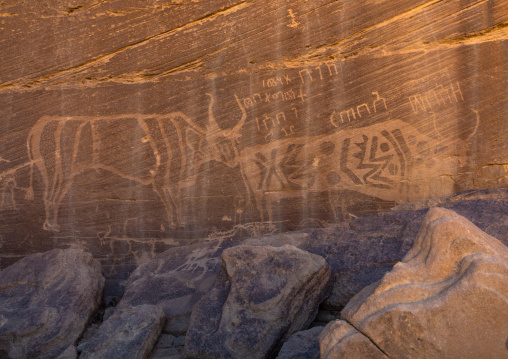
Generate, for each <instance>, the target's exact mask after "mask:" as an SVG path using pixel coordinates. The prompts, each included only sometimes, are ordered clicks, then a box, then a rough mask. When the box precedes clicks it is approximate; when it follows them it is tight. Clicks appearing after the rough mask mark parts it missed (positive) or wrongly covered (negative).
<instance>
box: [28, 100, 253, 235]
mask: <svg viewBox="0 0 508 359" xmlns="http://www.w3.org/2000/svg"><path fill="white" fill-rule="evenodd" d="M207 95H208V96H209V97H210V102H209V108H208V118H209V121H208V124H207V125H206V126H205V127H202V126H199V125H197V124H196V123H194V122H193V121H191V119H190V118H189V117H187V116H186V115H185V114H184V113H182V112H172V113H168V114H148V115H146V114H123V115H112V116H101V117H91V116H70V117H59V116H44V117H42V118H40V119H39V120H38V121H37V123H36V124H35V125H34V126H33V127H32V129H31V131H30V133H29V135H28V139H27V150H28V157H29V160H30V165H31V170H30V173H31V174H30V188H29V191H28V192H27V198H33V190H32V188H33V187H32V179H33V166H34V165H35V166H36V167H37V168H38V170H39V172H40V174H41V176H42V181H43V185H44V193H43V202H44V206H45V212H46V213H45V216H46V217H45V220H44V224H43V228H44V229H45V230H50V231H59V229H60V226H59V224H58V211H59V208H60V205H61V202H62V200H63V198H64V197H65V196H66V194H67V193H68V191H69V189H70V187H71V186H72V184H73V181H74V178H75V177H76V176H77V175H79V174H82V173H83V172H85V171H87V170H96V171H97V170H106V171H109V172H111V173H114V174H116V175H118V176H120V177H122V178H124V179H127V180H130V181H134V182H137V183H140V184H142V185H147V186H151V188H152V190H153V191H154V192H155V193H156V194H157V195H158V197H159V198H160V200H161V201H162V203H163V204H164V207H165V210H166V213H167V217H168V222H169V224H170V225H171V226H172V227H173V228H175V227H177V226H181V225H182V224H183V223H182V193H183V191H184V190H185V189H188V188H190V187H191V186H193V185H195V182H196V179H197V175H198V173H199V169H200V167H201V166H202V165H203V164H204V163H206V162H208V161H213V160H215V161H219V162H221V163H223V164H225V165H227V166H228V167H230V168H234V167H236V166H238V165H239V163H238V158H239V156H238V146H237V141H238V138H239V137H240V129H241V127H242V126H243V124H244V122H245V119H246V112H245V109H244V107H243V106H242V104H241V102H240V100H239V99H238V97H237V96H236V95H235V98H236V101H237V103H238V106H239V107H240V110H241V112H242V116H241V119H240V120H239V121H238V122H237V124H236V125H235V126H234V127H232V128H230V129H225V130H224V129H222V128H220V126H219V125H218V123H217V121H216V120H215V117H214V114H213V105H214V98H213V96H212V95H210V94H207ZM122 151H123V152H122ZM122 154H125V156H122Z"/></svg>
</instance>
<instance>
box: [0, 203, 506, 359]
mask: <svg viewBox="0 0 508 359" xmlns="http://www.w3.org/2000/svg"><path fill="white" fill-rule="evenodd" d="M422 215H423V214H422ZM503 220H504V219H503ZM358 223H362V222H357V224H358ZM363 223H364V229H365V230H369V226H370V230H372V228H375V227H376V226H377V225H378V224H376V223H372V222H371V223H369V222H368V221H366V220H364V222H363ZM385 230H388V229H385ZM334 231H335V232H334ZM310 233H312V232H310ZM328 233H329V237H327V238H328V241H331V240H332V239H335V241H336V242H339V243H340V241H341V238H339V237H335V238H334V237H333V234H334V233H335V234H336V233H339V231H338V230H337V229H330V230H329V232H328ZM311 237H312V236H311ZM415 237H416V239H414V244H413V246H412V248H410V250H409V252H407V254H406V255H405V256H403V258H402V259H401V260H400V261H399V262H398V263H396V264H395V266H393V268H391V269H388V270H387V273H386V274H384V275H382V276H381V278H380V279H379V280H378V281H377V282H374V283H372V284H370V285H368V286H366V287H365V288H364V289H363V290H361V291H360V292H359V293H357V294H356V295H354V296H353V298H347V295H343V298H342V299H341V300H337V299H335V301H334V300H331V299H330V298H334V296H335V298H337V297H338V295H337V293H338V292H337V279H338V278H340V275H337V268H338V266H337V265H336V264H335V263H334V261H333V260H331V259H332V258H335V261H340V260H342V261H345V262H347V261H348V260H349V259H348V252H342V253H340V251H338V248H340V247H337V246H335V247H334V246H333V245H332V244H329V245H327V246H325V245H324V243H325V242H324V241H322V240H320V239H319V238H314V239H315V242H314V246H312V245H311V239H312V238H309V236H308V233H294V234H285V235H279V236H275V237H271V238H269V237H263V238H251V239H246V240H243V241H242V242H241V243H237V242H234V241H228V242H226V241H222V242H220V241H218V242H208V243H204V244H196V245H193V246H188V247H181V248H175V249H173V250H170V251H168V252H165V253H162V254H161V255H159V256H157V257H156V258H154V259H153V260H151V261H149V262H147V263H146V264H144V265H142V266H140V267H139V268H137V269H136V271H134V272H133V273H132V275H131V277H130V279H129V281H128V282H127V285H126V290H125V295H124V296H123V298H121V300H120V302H119V303H118V305H117V306H116V307H110V308H104V305H101V302H102V303H104V299H103V289H104V278H103V276H102V273H101V268H100V265H99V263H98V262H96V261H95V260H94V259H93V258H92V257H91V256H90V255H89V254H87V253H84V252H83V251H81V250H78V249H68V250H52V251H49V252H46V253H43V254H34V255H31V256H28V257H26V258H24V259H22V260H20V261H18V262H17V263H15V264H14V265H12V266H11V267H9V268H7V269H5V270H3V271H2V272H0V357H1V358H59V359H76V358H87V359H89V358H122V359H128V358H153V359H161V358H171V359H177V358H183V357H186V358H275V357H278V358H280V359H289V358H309V359H313V358H327V359H333V358H343V357H345V358H393V359H396V358H397V359H398V358H407V357H411V358H506V357H507V356H508V347H507V344H508V343H507V339H508V304H507V303H508V248H507V247H506V246H505V245H503V243H502V242H500V241H499V240H497V239H496V238H494V237H492V236H490V235H488V234H486V233H485V232H483V231H482V230H480V229H479V228H478V227H477V226H475V225H474V224H473V223H472V222H470V221H469V220H467V219H466V218H464V217H462V216H460V215H458V214H457V213H455V212H453V211H451V210H448V209H444V208H432V209H430V210H428V211H427V212H426V214H425V215H424V217H423V220H422V221H421V226H420V229H419V232H418V233H417V234H416V235H415ZM270 239H271V240H272V243H271V244H272V245H268V241H269V240H270ZM360 241H361V238H360ZM284 242H285V243H284ZM317 252H320V253H322V254H323V255H319V254H316V253H317ZM366 260H369V259H366ZM345 298H347V299H348V300H349V299H350V300H349V302H348V303H345V307H344V306H343V305H342V306H341V304H340V303H341V301H342V300H344V299H345ZM341 309H342V311H341V313H340V317H339V318H337V315H336V314H335V313H337V311H338V310H341ZM335 319H338V320H335ZM324 325H326V326H324Z"/></svg>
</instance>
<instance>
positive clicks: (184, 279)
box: [117, 241, 232, 335]
mask: <svg viewBox="0 0 508 359" xmlns="http://www.w3.org/2000/svg"><path fill="white" fill-rule="evenodd" d="M231 245H232V242H231V241H216V242H208V243H201V244H195V245H190V246H185V247H178V248H172V249H169V250H167V251H165V252H163V253H161V254H159V255H158V256H156V257H155V258H154V259H152V260H151V261H149V262H147V263H145V264H143V265H141V266H139V267H138V268H136V270H135V271H134V272H133V273H132V274H131V276H130V277H129V279H128V281H127V284H126V288H125V294H124V296H123V298H122V299H121V301H120V302H119V304H118V306H117V308H120V309H121V308H128V307H130V306H137V305H141V304H152V305H158V306H160V307H161V308H162V309H163V310H164V312H165V315H166V318H167V319H166V324H165V327H164V331H165V332H167V333H172V334H175V335H182V334H185V332H186V331H187V328H188V326H189V322H190V316H191V312H192V307H193V306H194V305H195V304H196V303H197V301H198V300H199V299H200V298H201V296H202V295H203V294H204V293H206V292H207V291H209V290H210V288H211V287H212V284H213V281H214V280H215V277H216V276H217V273H218V271H219V268H220V263H221V257H220V256H221V254H222V251H223V250H224V248H227V247H228V246H231Z"/></svg>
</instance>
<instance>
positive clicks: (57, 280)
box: [0, 249, 104, 359]
mask: <svg viewBox="0 0 508 359" xmlns="http://www.w3.org/2000/svg"><path fill="white" fill-rule="evenodd" d="M103 289H104V277H103V276H102V271H101V266H100V264H99V263H98V262H97V261H96V260H94V259H93V258H92V256H91V255H90V254H89V253H85V252H83V251H82V250H80V249H67V250H61V249H54V250H51V251H49V252H46V253H38V254H33V255H30V256H28V257H25V258H23V259H21V260H20V261H18V262H16V263H15V264H13V265H12V266H10V267H8V268H6V269H5V270H3V271H2V272H0V357H2V358H3V357H7V358H41V359H43V358H56V357H58V356H59V355H60V354H62V353H63V352H64V351H65V350H66V349H67V348H68V347H70V346H73V345H74V344H75V343H76V341H77V340H78V338H79V337H80V336H81V334H82V333H83V331H84V330H85V328H86V325H87V323H88V322H89V321H90V320H91V318H92V316H93V314H94V313H95V312H96V311H97V309H98V308H99V306H100V303H101V299H102V293H103Z"/></svg>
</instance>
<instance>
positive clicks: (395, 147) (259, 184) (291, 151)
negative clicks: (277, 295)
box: [240, 120, 437, 221]
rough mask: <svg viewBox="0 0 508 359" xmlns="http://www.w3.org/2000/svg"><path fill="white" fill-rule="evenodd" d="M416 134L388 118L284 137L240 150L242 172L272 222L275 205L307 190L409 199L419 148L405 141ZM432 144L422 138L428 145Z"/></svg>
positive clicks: (256, 201) (263, 219) (389, 198)
mask: <svg viewBox="0 0 508 359" xmlns="http://www.w3.org/2000/svg"><path fill="white" fill-rule="evenodd" d="M415 135H418V136H419V138H422V134H419V133H417V131H416V130H415V129H414V128H412V127H411V126H409V125H408V124H406V123H404V122H402V121H399V120H392V121H389V122H385V123H381V124H375V125H371V126H368V127H363V128H359V129H349V130H342V131H337V132H335V133H332V134H329V135H321V136H311V137H300V138H284V139H280V140H278V141H274V142H271V143H269V144H264V145H257V146H254V147H250V148H245V149H242V151H241V154H240V162H241V169H242V172H244V173H245V175H244V178H245V179H246V187H247V188H248V189H249V192H250V194H251V195H252V196H253V197H254V202H255V205H256V207H257V210H258V211H259V213H260V215H261V220H262V221H265V220H268V221H272V220H273V219H274V217H273V213H272V204H273V203H274V202H279V201H280V200H281V199H287V198H292V197H304V196H306V195H307V194H308V193H311V192H324V191H328V195H331V193H332V192H333V191H337V190H344V189H347V190H353V191H357V192H359V193H362V194H366V195H369V196H374V197H377V198H380V199H385V200H389V201H396V202H401V201H404V200H407V199H408V197H410V196H411V195H412V194H411V193H410V189H409V187H408V182H410V180H411V178H412V177H413V172H414V171H413V169H414V166H415V160H414V159H415V155H416V154H417V153H418V152H419V151H420V149H419V148H417V144H413V145H410V144H409V142H408V141H407V139H408V138H414V137H415ZM420 142H421V141H420ZM433 142H436V141H433V140H432V139H430V138H429V139H427V140H426V143H427V144H429V146H431V145H432V143H433ZM436 145H437V144H436ZM412 147H414V148H412Z"/></svg>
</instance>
